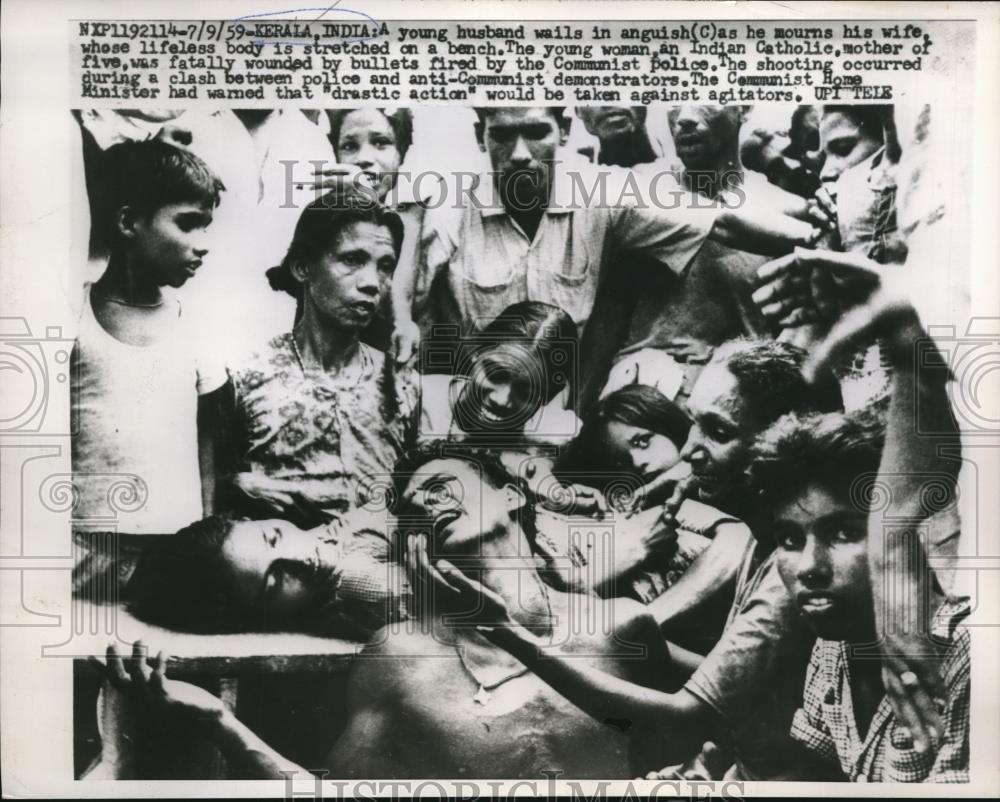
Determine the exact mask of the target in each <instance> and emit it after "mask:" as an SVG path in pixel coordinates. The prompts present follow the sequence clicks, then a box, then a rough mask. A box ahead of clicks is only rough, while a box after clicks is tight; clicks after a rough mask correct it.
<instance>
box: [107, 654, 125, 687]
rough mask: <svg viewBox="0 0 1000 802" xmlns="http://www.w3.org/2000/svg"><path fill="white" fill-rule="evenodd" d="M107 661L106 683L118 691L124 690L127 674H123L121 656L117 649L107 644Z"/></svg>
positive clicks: (123, 667) (123, 666)
mask: <svg viewBox="0 0 1000 802" xmlns="http://www.w3.org/2000/svg"><path fill="white" fill-rule="evenodd" d="M106 656H107V661H108V681H109V682H110V683H111V685H112V686H113V687H115V688H118V689H119V690H124V689H125V688H127V687H128V685H129V677H128V674H127V673H125V665H124V664H123V663H122V656H121V654H120V653H119V652H118V648H117V647H116V646H115V645H114V644H113V643H109V644H108V649H107V652H106Z"/></svg>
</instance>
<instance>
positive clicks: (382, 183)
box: [335, 109, 402, 200]
mask: <svg viewBox="0 0 1000 802" xmlns="http://www.w3.org/2000/svg"><path fill="white" fill-rule="evenodd" d="M335 150H336V154H337V161H338V162H340V163H341V164H352V165H354V166H356V167H358V168H360V169H361V172H362V173H364V174H365V175H366V176H367V177H368V178H369V179H370V181H371V183H372V186H373V187H374V188H375V191H376V192H377V193H378V197H379V200H385V197H386V195H388V194H389V191H390V190H391V189H392V186H393V184H395V183H396V173H397V171H398V170H399V165H400V162H402V154H400V152H399V146H398V144H397V143H396V134H395V132H394V131H393V130H392V126H391V125H390V124H389V120H388V119H387V118H386V116H385V115H384V114H383V113H382V112H381V111H379V110H378V109H358V110H357V111H352V112H351V113H350V114H348V115H346V116H345V117H344V119H343V120H342V121H341V124H340V134H339V135H338V137H337V146H336V148H335Z"/></svg>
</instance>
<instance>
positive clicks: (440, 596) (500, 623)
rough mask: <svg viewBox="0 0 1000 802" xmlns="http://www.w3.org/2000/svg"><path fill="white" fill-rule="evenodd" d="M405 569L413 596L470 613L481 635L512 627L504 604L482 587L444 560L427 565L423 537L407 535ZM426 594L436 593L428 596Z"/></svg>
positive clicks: (427, 560) (425, 539) (494, 594)
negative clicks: (416, 594)
mask: <svg viewBox="0 0 1000 802" xmlns="http://www.w3.org/2000/svg"><path fill="white" fill-rule="evenodd" d="M406 567H407V570H408V571H409V574H410V582H411V583H412V585H413V588H414V592H422V593H423V594H424V598H428V597H430V598H433V599H436V600H438V601H440V602H442V603H443V604H445V605H447V607H448V608H449V609H454V610H456V611H461V612H462V613H468V612H470V611H474V614H475V624H476V625H477V627H478V628H479V629H481V630H483V631H484V632H488V631H489V630H490V629H492V628H493V627H508V626H513V625H514V620H513V619H512V618H511V617H510V613H509V611H508V610H507V604H506V603H505V602H504V600H503V599H502V598H501V597H500V596H499V595H498V594H496V593H494V592H493V591H492V590H490V589H489V588H487V587H485V586H484V585H483V584H482V583H480V582H477V581H476V580H474V579H470V578H469V577H467V576H466V575H465V574H463V573H462V572H461V571H459V570H458V569H457V568H456V567H455V566H454V565H452V564H451V563H450V562H448V561H447V560H439V561H438V562H437V563H436V565H432V564H431V560H430V556H429V555H428V553H427V537H426V535H423V534H419V535H409V536H408V537H407V539H406ZM429 591H437V593H436V595H431V594H429V593H428V592H429Z"/></svg>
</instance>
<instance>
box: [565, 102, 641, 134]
mask: <svg viewBox="0 0 1000 802" xmlns="http://www.w3.org/2000/svg"><path fill="white" fill-rule="evenodd" d="M576 115H577V117H579V118H580V119H581V120H582V121H583V127H584V128H586V129H587V133H588V134H590V135H591V136H596V137H597V138H598V139H600V140H601V141H602V142H603V141H604V140H607V139H616V138H617V137H621V136H627V135H630V134H634V133H636V132H637V131H641V130H643V129H644V128H645V127H646V107H645V106H580V107H579V108H578V109H577V110H576Z"/></svg>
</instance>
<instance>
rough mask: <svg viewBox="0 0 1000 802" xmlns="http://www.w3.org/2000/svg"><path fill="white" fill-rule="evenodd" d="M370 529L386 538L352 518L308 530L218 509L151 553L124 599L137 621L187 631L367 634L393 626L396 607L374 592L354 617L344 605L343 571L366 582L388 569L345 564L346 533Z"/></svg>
mask: <svg viewBox="0 0 1000 802" xmlns="http://www.w3.org/2000/svg"><path fill="white" fill-rule="evenodd" d="M362 536H364V537H369V538H372V539H378V538H382V539H385V538H386V537H387V535H386V533H385V531H380V530H378V529H374V528H373V529H370V530H364V531H362V530H358V529H357V528H356V526H355V525H353V524H352V525H347V526H343V527H338V526H337V525H334V524H331V525H327V526H322V527H317V528H314V529H301V528H299V527H298V526H296V525H295V524H292V523H290V522H288V521H284V520H281V519H269V520H249V519H235V518H229V517H226V516H212V517H210V518H205V519H203V520H201V521H197V522H195V523H193V524H191V525H190V526H187V527H185V528H184V529H181V530H180V531H178V532H177V533H176V534H174V535H171V536H170V537H169V538H165V539H163V540H162V541H161V542H160V543H158V544H156V547H155V548H150V549H148V550H146V551H144V552H143V553H142V554H141V555H140V557H139V559H138V561H137V564H136V568H135V571H134V573H133V574H132V577H131V578H130V580H129V582H128V585H127V586H126V588H125V590H124V592H123V597H124V599H125V601H126V604H127V606H128V608H129V610H130V611H131V612H133V613H134V614H135V615H136V616H137V617H138V618H140V619H142V620H144V621H147V622H149V623H151V624H157V625H160V626H165V627H167V628H170V629H176V630H180V631H185V632H195V633H221V632H262V631H298V632H312V633H316V634H337V635H343V636H345V637H365V636H366V635H367V634H370V632H372V631H374V630H376V629H378V628H379V627H380V626H382V625H383V624H385V622H386V621H385V619H386V618H387V617H389V616H391V615H392V611H393V607H392V606H390V602H391V600H390V599H389V598H383V599H381V600H379V599H375V598H374V597H373V599H372V604H371V606H370V608H366V610H365V611H364V612H363V613H362V614H361V615H354V617H353V619H348V618H345V617H344V616H342V615H341V613H342V612H343V611H341V610H340V609H338V607H337V604H336V602H337V597H338V592H340V594H341V595H343V590H344V588H343V585H344V579H345V571H346V572H347V573H348V574H352V575H354V574H356V575H357V576H358V577H359V578H360V579H362V580H363V579H364V577H365V576H370V577H372V578H376V579H377V578H379V576H380V571H381V573H382V574H385V573H386V566H385V565H384V564H382V565H379V563H378V561H377V560H375V559H368V558H366V557H364V556H363V555H350V556H349V557H348V558H347V562H345V556H344V550H343V549H342V548H341V545H340V544H341V543H342V541H343V539H344V538H346V537H362ZM386 551H388V547H387V548H386ZM348 581H351V580H348ZM382 584H384V585H385V587H387V588H388V587H389V586H390V584H391V583H389V582H388V581H386V582H384V583H382ZM372 587H374V586H372ZM380 604H381V608H383V609H384V610H385V612H384V613H382V612H381V611H380ZM352 612H353V613H358V611H357V610H353V611H352ZM368 618H370V619H371V620H368Z"/></svg>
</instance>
